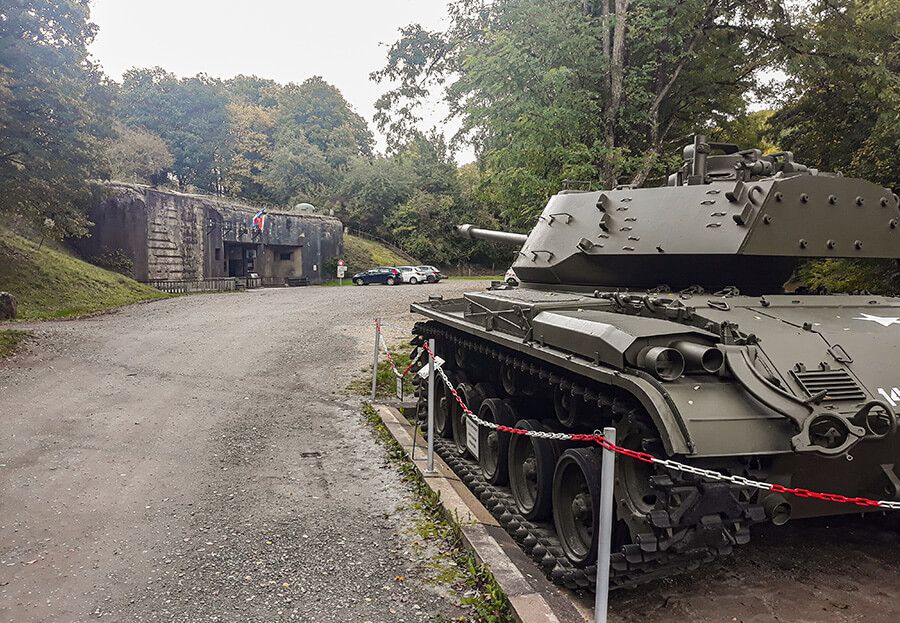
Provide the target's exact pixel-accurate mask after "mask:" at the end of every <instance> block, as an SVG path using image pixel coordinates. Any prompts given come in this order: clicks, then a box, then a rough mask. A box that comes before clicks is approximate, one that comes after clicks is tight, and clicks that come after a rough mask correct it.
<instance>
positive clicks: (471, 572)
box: [363, 403, 513, 623]
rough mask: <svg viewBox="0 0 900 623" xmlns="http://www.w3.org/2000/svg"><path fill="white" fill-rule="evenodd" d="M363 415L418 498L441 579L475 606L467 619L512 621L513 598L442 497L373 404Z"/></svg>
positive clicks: (421, 524) (423, 531) (421, 530)
mask: <svg viewBox="0 0 900 623" xmlns="http://www.w3.org/2000/svg"><path fill="white" fill-rule="evenodd" d="M363 416H364V417H365V418H366V421H367V422H368V423H369V425H370V426H371V427H372V429H373V431H374V432H375V435H376V436H377V437H378V439H379V441H381V443H382V444H384V447H385V450H386V451H387V456H388V460H389V461H390V462H391V463H392V464H393V465H394V466H395V467H396V468H397V470H398V471H399V472H400V476H401V479H402V480H403V482H404V483H405V484H406V485H407V487H409V489H410V491H411V492H412V494H413V496H414V497H415V503H414V505H415V508H416V510H418V511H419V516H420V519H419V521H418V523H417V526H416V531H417V532H418V534H419V536H421V537H422V538H425V539H428V540H430V541H431V542H433V543H436V544H438V546H439V550H440V552H441V553H440V555H439V556H438V557H437V558H436V559H435V560H433V567H434V570H435V571H436V572H437V575H436V578H437V579H438V581H441V582H445V583H447V584H450V585H451V586H452V587H453V588H454V589H455V590H456V591H457V592H458V593H459V594H460V596H461V597H460V602H461V603H462V605H464V606H468V607H469V608H470V609H471V617H470V618H467V619H466V620H467V621H473V622H474V623H511V622H512V621H513V618H512V613H511V609H510V606H509V601H508V600H507V598H506V595H505V594H504V593H503V591H502V590H501V589H500V587H499V586H498V585H497V582H496V580H494V577H493V575H491V572H490V570H489V569H488V568H487V567H485V566H484V565H481V564H479V563H478V562H477V561H476V560H475V557H474V556H473V555H472V553H471V552H469V550H467V549H466V548H465V547H464V546H463V543H462V532H461V530H460V527H459V524H458V523H456V522H455V521H454V520H453V519H452V518H450V517H448V516H447V514H446V513H445V511H444V508H443V506H441V500H440V496H438V494H436V493H435V492H434V491H432V490H431V489H430V488H429V487H428V485H427V484H425V480H424V479H423V478H422V476H421V474H419V471H418V470H417V469H416V467H415V465H413V463H412V461H410V460H409V458H408V457H407V455H406V452H405V451H404V450H403V447H402V446H401V445H400V444H399V443H397V440H396V439H394V437H393V436H392V435H391V433H390V431H388V429H387V427H386V426H385V425H384V423H383V422H382V421H381V418H380V417H379V416H378V413H377V412H376V411H375V409H374V408H373V407H372V405H370V404H368V403H366V404H365V405H363Z"/></svg>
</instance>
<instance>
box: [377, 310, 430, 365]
mask: <svg viewBox="0 0 900 623" xmlns="http://www.w3.org/2000/svg"><path fill="white" fill-rule="evenodd" d="M375 331H377V332H378V343H379V344H381V350H383V351H384V354H385V356H387V360H388V363H389V364H390V365H391V371H392V372H393V373H394V376H396V377H397V378H398V379H402V378H403V377H404V376H406V375H407V374H409V371H410V370H412V367H413V366H414V365H416V362H417V361H418V360H419V359H421V358H422V352H423V351H419V353H418V354H417V355H416V356H415V358H414V359H412V360H411V361H410V362H409V365H408V366H406V369H405V370H404V371H403V372H400V371H398V370H397V364H396V363H395V362H394V357H393V356H392V355H391V350H390V349H389V348H388V345H387V342H385V340H384V333H383V332H382V330H381V324H380V323H379V322H378V320H377V319H376V320H375Z"/></svg>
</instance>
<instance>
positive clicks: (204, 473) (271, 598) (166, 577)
mask: <svg viewBox="0 0 900 623" xmlns="http://www.w3.org/2000/svg"><path fill="white" fill-rule="evenodd" d="M473 287H474V288H477V287H481V284H480V283H474V282H459V281H451V282H445V283H441V284H437V285H428V286H402V287H394V288H389V287H386V286H371V287H367V288H351V287H345V288H296V289H285V290H260V291H253V292H248V293H242V294H221V295H201V296H192V297H183V298H178V299H173V300H167V301H162V302H157V303H152V304H144V305H135V306H132V307H129V308H126V309H123V310H121V311H119V312H117V313H114V314H109V315H104V316H98V317H94V318H90V319H83V320H76V321H69V322H54V323H42V324H39V325H35V326H36V330H37V332H38V334H39V338H40V339H39V342H38V344H37V345H36V346H35V348H33V349H32V352H31V353H29V354H27V355H25V356H20V357H17V358H16V360H15V361H12V362H8V363H6V364H0V509H2V513H0V621H15V622H16V623H22V622H25V621H67V622H68V621H83V620H89V619H93V618H96V617H102V618H103V620H121V621H191V622H194V621H276V620H298V621H311V622H312V621H316V622H319V621H321V622H326V621H348V622H349V621H352V622H354V623H356V622H365V621H371V622H373V623H375V622H385V623H387V622H391V623H393V622H395V621H410V622H413V621H426V620H427V621H431V620H436V619H441V618H444V617H450V616H458V615H459V614H460V611H459V609H458V608H457V607H456V605H455V600H454V599H453V598H452V597H451V596H449V595H447V594H446V591H445V589H443V588H441V587H440V583H439V582H436V581H435V580H434V577H432V576H433V575H434V573H435V572H434V570H433V569H431V568H430V564H429V561H430V557H431V556H432V554H433V553H434V552H431V551H430V550H429V545H428V543H427V542H424V541H422V540H421V539H420V538H418V536H417V535H416V534H415V533H414V531H413V529H412V528H413V526H414V523H415V517H414V516H413V514H414V511H412V510H411V509H410V504H411V499H410V497H409V495H408V494H407V493H406V489H405V487H404V485H403V484H402V483H401V482H400V481H399V478H398V477H397V475H396V472H395V470H394V469H393V468H390V467H386V466H385V465H384V453H383V451H382V449H381V448H380V447H379V446H378V445H377V444H376V442H375V441H374V438H373V436H372V434H371V432H370V431H369V430H368V429H367V427H366V426H365V424H363V423H362V421H361V417H360V409H359V399H354V398H352V397H351V398H348V397H347V395H346V392H344V391H343V389H344V388H345V387H346V385H347V383H348V382H349V381H350V379H351V378H353V377H354V376H355V375H358V374H359V373H360V372H359V371H360V368H361V367H363V366H365V365H366V364H368V362H369V361H370V359H369V358H370V357H371V349H372V345H371V344H372V342H371V340H372V335H371V329H370V323H371V318H372V315H373V311H375V310H377V311H378V313H379V314H381V315H383V316H384V317H385V318H388V319H389V321H388V322H389V326H388V329H387V330H388V332H389V333H390V334H392V335H393V336H394V337H395V338H396V339H398V340H399V339H401V338H407V336H408V335H409V329H410V327H411V326H412V322H413V318H412V316H411V315H409V313H408V310H409V304H410V302H412V301H414V300H422V299H424V298H427V294H428V293H432V294H433V293H436V292H441V293H444V294H448V293H450V292H461V291H462V290H464V289H472V288H473ZM407 339H408V338H407ZM398 576H402V580H398V579H397V578H398Z"/></svg>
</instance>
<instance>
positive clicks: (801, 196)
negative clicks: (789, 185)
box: [800, 193, 809, 203]
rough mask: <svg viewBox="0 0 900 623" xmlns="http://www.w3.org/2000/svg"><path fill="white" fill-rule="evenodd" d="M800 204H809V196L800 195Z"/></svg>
mask: <svg viewBox="0 0 900 623" xmlns="http://www.w3.org/2000/svg"><path fill="white" fill-rule="evenodd" d="M800 203H809V195H807V194H806V193H800Z"/></svg>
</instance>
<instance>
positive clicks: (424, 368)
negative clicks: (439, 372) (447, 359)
mask: <svg viewBox="0 0 900 623" xmlns="http://www.w3.org/2000/svg"><path fill="white" fill-rule="evenodd" d="M442 365H444V360H443V359H441V358H440V357H435V358H434V367H435V369H437V368H440V367H441V366H442ZM416 374H418V375H419V376H420V377H422V378H423V379H427V378H428V364H427V363H426V364H425V365H424V366H422V369H421V370H419V371H418V372H417V373H416ZM437 381H440V378H438V379H436V380H435V382H437Z"/></svg>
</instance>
